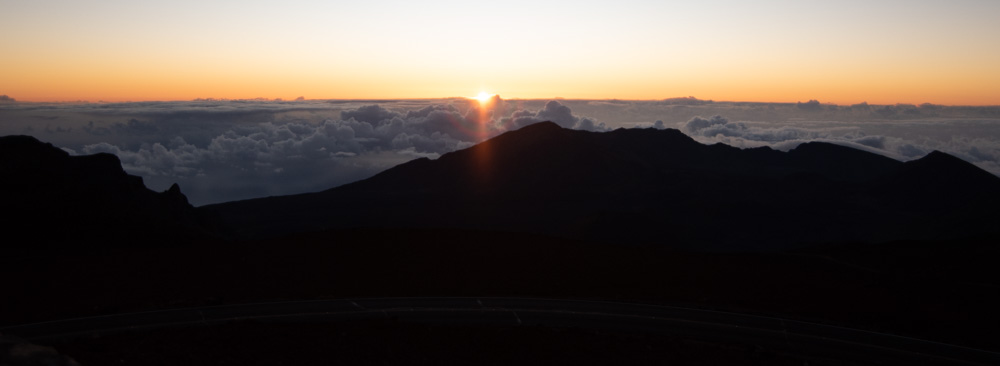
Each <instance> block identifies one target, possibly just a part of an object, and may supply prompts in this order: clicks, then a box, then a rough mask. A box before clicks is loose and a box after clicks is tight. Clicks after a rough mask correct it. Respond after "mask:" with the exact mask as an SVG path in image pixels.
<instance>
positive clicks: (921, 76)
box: [0, 0, 1000, 105]
mask: <svg viewBox="0 0 1000 366" xmlns="http://www.w3.org/2000/svg"><path fill="white" fill-rule="evenodd" d="M800 3H801V2H793V1H763V2H754V3H753V4H746V2H737V1H708V2H702V3H699V4H687V5H681V4H665V3H664V2H646V1H624V2H616V3H614V5H613V6H612V5H602V6H595V5H578V4H573V3H568V4H558V3H553V2H541V3H539V2H524V3H523V4H522V3H520V2H517V1H514V2H511V3H509V4H506V3H505V4H506V5H505V6H503V7H497V6H495V4H493V3H490V4H485V3H484V4H470V3H468V2H448V1H438V2H434V3H433V4H429V3H426V2H425V3H420V4H413V3H411V2H394V1H381V2H366V3H365V4H353V5H342V4H330V3H329V2H310V1H298V2H291V3H289V4H276V3H273V2H262V1H247V2H241V3H239V4H234V5H229V6H227V5H226V4H223V3H212V4H209V5H205V4H203V3H199V2H194V1H171V2H165V1H162V2H161V1H151V2H142V3H141V4H135V3H133V2H125V1H107V2H102V3H100V4H90V3H80V2H70V1H45V0H42V1H33V2H17V3H13V4H5V5H4V9H5V10H4V11H3V12H0V32H2V34H4V35H5V37H3V38H2V39H0V49H3V50H5V51H4V56H3V57H0V94H6V95H8V96H10V97H12V98H16V99H17V100H20V101H71V100H89V101H97V100H104V101H141V100H190V99H194V98H209V97H211V98H231V99H238V98H255V97H265V98H286V99H292V98H295V97H298V96H305V97H306V98H310V99H325V98H342V99H360V98H373V99H383V98H435V97H453V96H469V95H476V94H478V92H480V91H487V92H490V93H499V94H500V95H501V96H503V97H505V98H552V97H564V98H581V99H606V98H618V99H662V98H669V97H678V96H688V95H693V96H696V97H698V98H701V99H713V100H720V101H721V100H732V101H773V102H795V101H806V100H809V99H817V100H820V101H821V102H824V103H837V104H853V103H859V102H862V101H867V102H869V103H872V104H893V103H914V104H919V103H924V102H929V103H936V104H952V105H955V104H960V105H998V104H1000V70H998V68H997V66H996V65H1000V47H996V41H997V39H1000V22H996V21H994V19H992V18H993V17H994V16H995V14H1000V2H996V1H972V0H956V1H950V2H948V3H947V4H943V3H939V2H933V1H906V2H895V1H884V2H879V4H875V5H873V4H870V3H865V2H861V1H843V2H838V3H836V4H829V3H827V4H800ZM859 9H864V11H859Z"/></svg>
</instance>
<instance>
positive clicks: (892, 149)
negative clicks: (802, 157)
mask: <svg viewBox="0 0 1000 366" xmlns="http://www.w3.org/2000/svg"><path fill="white" fill-rule="evenodd" d="M809 108H811V107H809ZM922 124H926V122H914V123H910V124H908V126H907V124H905V123H895V126H894V127H895V128H901V127H905V128H909V129H911V130H917V129H921V128H924V129H927V127H926V126H921V125H922ZM939 124H944V122H941V123H939ZM900 125H903V126H900ZM678 126H679V128H680V130H681V131H683V132H684V133H686V134H687V135H689V136H691V137H694V138H695V139H696V140H698V141H700V142H703V143H716V142H721V143H724V144H727V145H731V146H735V147H740V148H750V147H760V146H769V147H772V148H775V149H778V150H782V151H788V150H791V149H794V148H795V147H797V146H798V145H800V144H802V143H805V142H810V141H823V142H830V143H835V144H839V145H844V146H848V147H852V148H856V149H860V150H865V151H869V152H873V153H876V154H881V155H885V156H888V157H891V158H894V159H897V160H903V161H906V160H913V159H918V158H921V157H923V156H924V155H927V154H928V153H930V152H931V151H934V150H940V151H944V152H947V153H949V154H952V155H955V156H957V157H959V158H961V159H963V160H966V161H968V162H971V163H973V164H976V165H977V166H979V167H980V168H983V169H985V170H987V171H990V172H992V173H993V174H997V175H1000V140H997V139H996V136H993V138H987V137H975V138H970V137H958V136H953V137H951V138H950V139H947V140H945V139H938V140H934V139H929V138H926V137H925V138H922V139H919V140H912V139H904V138H901V137H893V136H886V135H870V134H867V133H865V132H864V131H863V130H862V128H863V127H861V126H857V125H846V126H845V125H840V126H837V125H827V126H822V125H818V126H813V127H795V126H773V125H769V124H766V123H753V122H730V121H729V120H728V119H726V118H724V117H722V116H713V117H710V118H703V117H697V116H696V117H694V118H691V119H690V120H688V121H687V122H683V123H679V124H678Z"/></svg>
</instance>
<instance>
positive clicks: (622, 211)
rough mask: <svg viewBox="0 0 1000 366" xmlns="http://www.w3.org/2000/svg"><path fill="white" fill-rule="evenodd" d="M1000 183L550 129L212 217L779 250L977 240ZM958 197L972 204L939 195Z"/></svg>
mask: <svg viewBox="0 0 1000 366" xmlns="http://www.w3.org/2000/svg"><path fill="white" fill-rule="evenodd" d="M938 156H943V157H946V158H939V157H938ZM925 160H926V162H925ZM923 175H931V176H934V177H935V179H934V180H928V179H926V178H923ZM990 177H992V178H994V179H993V180H992V181H991V180H990ZM995 178H996V177H993V176H992V175H990V174H989V173H986V172H983V171H982V170H980V169H979V168H977V167H975V166H973V165H971V164H968V163H965V162H963V161H961V160H959V159H956V158H953V157H950V156H948V155H946V154H943V153H938V152H936V153H933V154H931V155H929V156H928V157H927V158H924V159H921V160H918V161H914V162H910V163H902V162H899V161H896V160H893V159H889V158H886V157H884V156H880V155H877V154H872V153H868V152H864V151H860V150H856V149H851V148H847V147H843V146H838V145H833V144H827V143H816V142H814V143H808V144H803V145H801V146H800V147H798V148H796V149H794V150H792V151H790V152H787V153H785V152H780V151H775V150H771V149H769V148H756V149H746V150H741V149H738V148H734V147H730V146H727V145H722V144H715V145H703V144H700V143H698V142H696V141H694V140H693V139H691V138H689V137H688V136H686V135H684V134H683V133H681V132H679V131H677V130H654V129H647V130H639V129H619V130H615V131H612V132H607V133H591V132H584V131H575V130H567V129H562V128H560V127H558V126H557V125H556V124H554V123H551V122H543V123H538V124H534V125H531V126H527V127H525V128H522V129H520V130H517V131H512V132H508V133H504V134H502V135H500V136H497V137H495V138H493V139H490V140H488V141H485V142H483V143H481V144H478V145H476V146H473V147H471V148H468V149H465V150H461V151H456V152H452V153H448V154H445V155H443V156H441V157H440V158H439V159H437V160H429V159H417V160H414V161H411V162H408V163H405V164H401V165H399V166H397V167H394V168H392V169H389V170H386V171H385V172H383V173H380V174H378V175H376V176H374V177H372V178H370V179H366V180H363V181H359V182H355V183H352V184H348V185H344V186H341V187H337V188H334V189H330V190H327V191H324V192H319V193H312V194H303V195H296V196H286V197H270V198H264V199H257V200H248V201H241V202H232V203H225V204H220V205H214V206H210V207H208V209H210V210H214V211H217V212H219V213H220V214H221V215H222V216H223V217H224V218H226V220H228V222H229V224H231V225H232V226H233V227H234V228H236V229H237V230H239V231H240V232H242V233H243V234H245V235H249V236H258V235H265V236H269V235H283V234H287V233H292V232H303V231H313V230H321V229H337V228H351V227H374V228H386V227H440V228H469V229H489V230H512V231H524V232H536V233H545V234H551V235H559V236H567V237H575V238H586V239H589V240H603V241H610V242H623V243H656V244H661V243H662V244H667V245H673V246H681V247H693V248H707V249H780V248H786V247H789V246H797V245H805V244H813V243H822V242H842V241H886V240H895V239H941V238H950V237H954V236H955V235H959V236H962V235H973V234H981V233H983V232H986V231H988V230H992V228H991V227H990V226H978V227H977V226H975V225H967V224H960V223H957V222H953V221H952V220H953V219H956V218H961V217H967V216H968V215H967V214H965V213H964V212H975V213H977V214H980V215H981V216H982V217H983V218H984V220H986V219H996V218H997V217H996V216H997V215H996V214H995V213H993V212H992V211H991V210H990V206H987V205H984V204H983V202H992V201H991V200H995V198H996V197H997V196H998V191H1000V190H998V187H1000V184H998V183H997V179H995ZM970 180H971V181H970ZM949 191H954V192H958V191H967V192H969V191H971V192H976V193H975V194H972V195H966V196H961V197H957V198H956V197H955V196H950V195H943V194H940V193H941V192H949ZM904 198H905V199H904ZM927 222H934V224H933V225H929V226H926V224H927ZM915 224H920V225H925V226H924V227H921V228H918V229H919V230H913V229H914V228H913V227H912V226H913V225H915ZM954 225H959V226H961V227H962V230H963V231H962V232H956V231H954V230H950V229H949V228H950V227H952V226H954Z"/></svg>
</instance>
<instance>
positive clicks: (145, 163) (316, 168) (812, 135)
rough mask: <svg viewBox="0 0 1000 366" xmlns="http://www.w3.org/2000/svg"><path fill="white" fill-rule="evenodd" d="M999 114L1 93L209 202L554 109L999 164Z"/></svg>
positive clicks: (356, 170)
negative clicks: (137, 99) (107, 100)
mask: <svg viewBox="0 0 1000 366" xmlns="http://www.w3.org/2000/svg"><path fill="white" fill-rule="evenodd" d="M886 111H888V112H886ZM889 112H892V113H889ZM994 112H1000V109H997V108H992V107H941V106H932V105H921V106H906V105H893V106H877V105H867V104H859V105H854V106H833V105H827V104H822V103H818V102H815V101H808V102H803V103H783V104H782V103H732V102H713V101H703V100H699V99H697V98H693V97H687V98H671V99H667V100H661V101H626V100H603V101H586V100H562V99H560V100H504V99H501V98H499V97H494V98H493V99H492V100H490V101H489V102H488V103H485V104H484V105H480V103H479V102H478V101H475V100H470V99H467V98H451V99H436V100H382V101H350V100H298V101H274V100H196V101H188V102H142V103H115V104H101V103H89V104H79V103H55V104H41V103H6V104H0V134H4V135H6V134H28V135H33V136H36V137H38V138H39V139H40V140H42V141H47V142H51V143H53V144H55V145H56V146H61V147H64V148H66V149H67V150H68V151H71V152H73V153H75V154H84V153H94V152H110V153H113V154H116V155H118V156H119V157H120V158H121V159H122V162H123V164H124V166H125V169H126V170H127V171H128V172H130V173H132V174H136V175H140V176H142V177H143V178H144V179H145V181H146V183H147V185H148V186H149V187H151V188H153V189H156V190H164V189H166V188H167V187H169V186H170V185H171V184H172V183H175V182H176V183H179V184H180V186H181V188H182V190H183V192H184V193H185V194H186V195H188V197H189V199H190V200H191V202H192V203H194V204H195V205H203V204H208V203H214V202H223V201H231V200H238V199H247V198H255V197H263V196H269V195H286V194H295V193H302V192H314V191H320V190H325V189H329V188H332V187H335V186H339V185H342V184H346V183H350V182H353V181H356V180H360V179H364V178H367V177H370V176H372V175H374V174H376V173H378V172H380V171H382V170H384V169H387V168H389V167H392V166H394V165H397V164H400V163H403V162H405V161H407V160H410V159H413V158H416V157H429V158H436V157H438V156H440V155H441V154H444V153H447V152H450V151H454V150H458V149H462V148H465V147H469V146H471V145H473V144H475V143H477V142H479V141H482V140H484V139H487V138H490V137H492V136H495V135H497V134H500V133H502V132H504V131H509V130H513V129H517V128H520V127H523V126H525V125H527V124H531V123H535V122H539V121H544V120H551V121H553V122H555V123H557V124H559V125H560V126H563V127H567V128H576V129H581V130H590V131H606V130H609V129H612V128H631V127H641V128H658V129H662V128H668V127H673V128H678V129H680V130H682V131H683V132H685V133H687V134H688V135H691V136H692V137H694V138H695V139H697V140H699V141H701V142H704V143H716V142H722V143H726V144H729V145H733V146H736V147H756V146H765V145H766V146H771V147H773V148H775V149H780V150H788V149H791V148H794V147H795V146H798V144H801V143H803V142H807V141H827V142H833V143H838V144H842V145H847V146H851V147H855V148H859V149H864V150H867V151H871V152H876V153H879V154H883V155H886V156H889V157H892V158H896V159H900V160H910V159H916V158H919V157H922V156H924V155H925V154H927V153H928V152H930V151H933V150H940V151H944V152H947V153H949V154H953V155H955V156H958V157H960V158H962V159H965V160H967V161H970V162H973V163H974V164H976V165H978V166H980V167H982V168H984V169H986V170H988V171H991V172H993V173H994V174H998V175H1000V163H998V161H1000V114H998V113H994ZM994 114H996V115H997V118H994V117H991V116H993V115H994ZM958 115H968V116H972V117H961V118H960V117H955V116H958ZM698 116H715V117H698ZM721 116H726V117H721ZM885 116H890V117H891V118H886V117H885ZM930 116H933V117H930Z"/></svg>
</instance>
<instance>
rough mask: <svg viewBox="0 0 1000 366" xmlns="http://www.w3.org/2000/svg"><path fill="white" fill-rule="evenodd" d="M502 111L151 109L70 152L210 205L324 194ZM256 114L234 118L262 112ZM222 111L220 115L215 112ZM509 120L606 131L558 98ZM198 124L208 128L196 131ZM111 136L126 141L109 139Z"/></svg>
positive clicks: (493, 130) (489, 126)
mask: <svg viewBox="0 0 1000 366" xmlns="http://www.w3.org/2000/svg"><path fill="white" fill-rule="evenodd" d="M300 103H301V102H300ZM156 107H158V106H156ZM504 108H505V106H504V102H503V100H501V99H499V98H498V97H496V98H494V100H493V101H492V102H491V103H488V104H486V107H480V106H479V105H478V103H476V104H471V105H470V107H469V108H468V109H467V110H466V111H465V112H464V113H463V111H461V110H460V109H459V108H458V107H456V106H454V105H452V104H432V105H424V106H421V107H420V108H416V109H410V110H405V111H401V110H393V109H389V108H385V107H384V106H381V105H378V104H372V105H361V106H358V107H356V108H348V109H344V110H340V111H339V118H326V119H323V120H321V121H315V120H308V119H295V118H284V119H282V118H276V117H277V116H276V115H271V116H270V118H269V119H270V120H268V121H265V122H254V123H247V122H242V121H231V120H229V118H230V117H232V116H233V115H234V114H232V112H218V111H213V112H193V111H189V110H182V111H178V112H177V113H175V114H170V113H163V114H156V113H146V114H143V116H145V117H144V118H142V119H140V118H130V119H128V120H127V121H124V122H115V123H111V124H108V125H106V126H101V125H98V124H95V123H93V122H89V123H87V124H86V125H84V126H83V128H82V129H83V131H85V132H86V133H87V134H89V135H90V136H92V137H94V138H98V139H101V140H104V141H100V142H96V143H88V144H85V145H83V146H82V147H81V148H79V149H74V150H75V151H79V152H80V153H83V154H93V153H97V152H107V153H112V154H115V155H117V156H118V157H119V158H120V159H121V161H122V164H123V166H124V168H125V169H126V171H128V172H129V173H132V174H137V175H141V176H143V177H145V178H146V179H147V181H148V182H155V183H157V184H168V183H166V182H168V181H170V180H177V181H179V182H180V183H181V186H182V188H183V189H184V192H185V193H186V194H187V195H188V197H189V199H190V200H191V202H193V203H195V204H205V203H210V202H220V201H227V200H234V199H245V198H252V197H258V196H263V195H275V194H293V193H301V192H305V191H318V190H323V189H328V188H332V187H334V186H337V185H340V184H345V183H349V182H351V181H354V180H358V179H362V178H365V177H367V176H370V175H373V174H375V173H377V172H378V171H381V170H383V169H386V168H388V167H390V166H392V165H395V164H399V163H402V162H404V161H406V160H409V159H413V158H417V157H431V158H436V157H439V156H440V155H442V154H444V153H447V152H450V151H455V150H459V149H463V148H467V147H470V146H472V145H474V144H475V143H477V142H480V141H482V140H484V139H487V138H489V137H492V136H495V135H497V134H499V133H501V132H504V131H506V130H508V129H509V128H508V127H509V126H508V127H505V125H504V124H503V123H501V122H500V121H499V120H497V118H498V116H497V114H498V110H500V111H502V110H503V109H504ZM252 111H253V109H251V110H244V111H241V112H240V113H239V114H238V115H242V116H249V117H253V118H260V117H261V115H258V114H254V113H255V112H252ZM268 113H269V112H268ZM295 113H302V111H296V112H295ZM219 116H222V117H224V118H223V119H222V120H218V119H216V118H217V117H219ZM512 117H513V118H521V119H522V120H521V121H531V122H537V121H542V120H554V121H558V122H557V123H561V124H563V125H566V126H572V127H575V128H580V129H587V130H601V129H606V127H605V126H604V125H603V124H601V123H597V122H596V121H594V120H592V119H590V118H586V117H578V116H575V115H573V113H572V111H571V110H570V109H569V108H568V107H566V106H564V105H562V104H560V103H559V102H550V103H548V104H546V106H545V108H543V109H542V110H539V111H534V112H532V111H525V110H520V111H516V112H514V113H513V114H512ZM194 124H198V125H201V126H202V127H203V128H198V129H195V128H193V126H192V125H194ZM178 125H181V126H182V127H179V126H178ZM223 128H224V129H223ZM166 136H172V137H166ZM157 138H158V140H157ZM115 139H118V141H122V142H120V143H114V142H111V141H114V140H115ZM187 185H192V187H188V186H187Z"/></svg>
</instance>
